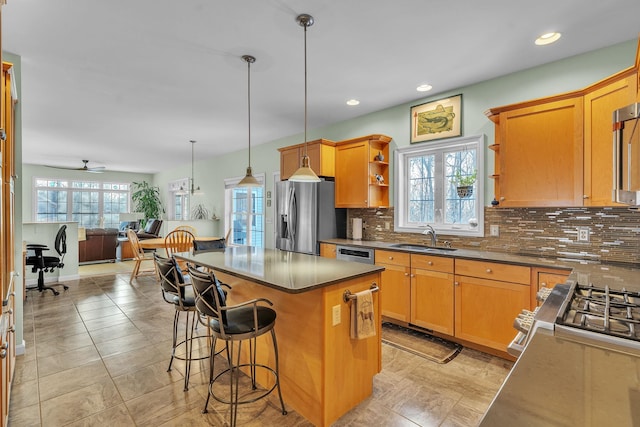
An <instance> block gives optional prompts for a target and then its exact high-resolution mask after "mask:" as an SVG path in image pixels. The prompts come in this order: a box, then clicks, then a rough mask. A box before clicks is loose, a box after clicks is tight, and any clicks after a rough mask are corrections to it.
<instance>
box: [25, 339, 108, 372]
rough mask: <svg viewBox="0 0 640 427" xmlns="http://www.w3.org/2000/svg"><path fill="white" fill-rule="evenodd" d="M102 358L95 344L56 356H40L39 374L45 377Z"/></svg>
mask: <svg viewBox="0 0 640 427" xmlns="http://www.w3.org/2000/svg"><path fill="white" fill-rule="evenodd" d="M95 360H100V353H98V350H96V347H95V346H93V345H90V346H87V347H82V348H79V349H76V350H72V351H69V352H66V353H59V354H56V355H55V356H49V357H39V358H38V376H40V377H44V376H47V375H51V374H55V373H56V372H60V371H64V370H66V369H71V368H75V367H77V366H80V365H84V364H85V363H90V362H93V361H95Z"/></svg>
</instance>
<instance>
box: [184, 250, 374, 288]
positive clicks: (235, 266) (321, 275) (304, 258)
mask: <svg viewBox="0 0 640 427" xmlns="http://www.w3.org/2000/svg"><path fill="white" fill-rule="evenodd" d="M176 258H179V259H183V260H186V261H190V262H192V263H195V264H198V265H202V266H205V267H210V268H212V269H214V270H216V271H220V272H223V273H227V274H230V275H232V276H236V277H241V278H243V279H248V280H251V281H254V282H256V283H260V284H262V285H265V286H269V287H272V288H275V289H278V290H281V291H284V292H289V293H300V292H306V291H310V290H313V289H317V288H321V287H324V286H329V285H332V284H335V283H340V282H343V281H345V280H349V279H352V278H355V277H360V276H365V275H367V274H371V273H375V272H378V271H383V270H384V267H380V266H376V265H370V264H361V263H355V262H347V261H340V260H335V259H332V258H323V257H319V256H315V255H307V254H300V253H295V252H287V251H281V250H278V249H262V248H254V247H250V246H230V247H227V248H226V249H225V251H224V252H206V253H200V254H197V255H194V254H192V253H188V252H186V253H181V254H176Z"/></svg>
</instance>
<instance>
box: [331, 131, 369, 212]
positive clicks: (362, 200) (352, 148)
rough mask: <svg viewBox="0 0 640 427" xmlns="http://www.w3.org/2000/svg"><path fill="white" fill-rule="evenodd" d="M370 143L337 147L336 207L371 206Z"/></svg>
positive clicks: (354, 143) (359, 142)
mask: <svg viewBox="0 0 640 427" xmlns="http://www.w3.org/2000/svg"><path fill="white" fill-rule="evenodd" d="M368 166H369V143H368V141H358V142H353V143H350V144H344V145H338V146H337V147H336V208H366V207H368V206H369V199H368V195H369V167H368Z"/></svg>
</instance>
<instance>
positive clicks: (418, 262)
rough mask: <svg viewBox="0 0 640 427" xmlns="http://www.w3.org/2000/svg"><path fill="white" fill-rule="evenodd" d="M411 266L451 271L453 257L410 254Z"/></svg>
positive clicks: (445, 271)
mask: <svg viewBox="0 0 640 427" xmlns="http://www.w3.org/2000/svg"><path fill="white" fill-rule="evenodd" d="M411 268H420V269H423V270H431V271H442V272H444V273H453V258H447V257H442V256H432V255H416V254H412V255H411Z"/></svg>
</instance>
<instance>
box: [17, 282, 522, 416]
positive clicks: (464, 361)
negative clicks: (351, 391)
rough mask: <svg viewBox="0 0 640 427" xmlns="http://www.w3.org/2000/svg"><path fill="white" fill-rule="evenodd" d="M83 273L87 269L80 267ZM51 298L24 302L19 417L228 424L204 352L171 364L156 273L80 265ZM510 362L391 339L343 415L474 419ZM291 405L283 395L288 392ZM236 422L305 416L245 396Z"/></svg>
mask: <svg viewBox="0 0 640 427" xmlns="http://www.w3.org/2000/svg"><path fill="white" fill-rule="evenodd" d="M81 275H82V274H81ZM82 276H83V277H81V278H80V279H79V280H77V281H72V282H68V283H67V284H68V285H70V289H69V290H68V291H66V292H64V293H61V294H60V295H59V296H57V297H54V296H53V295H51V293H50V292H47V293H45V294H39V293H38V292H37V291H36V292H34V291H30V292H29V295H28V298H27V301H26V302H25V307H24V331H25V341H26V349H27V352H26V354H25V355H23V356H19V357H18V359H17V363H16V371H15V377H14V384H13V389H12V395H11V405H10V413H9V417H10V421H9V423H10V425H11V426H102V425H113V426H186V425H192V426H196V425H203V426H205V425H212V426H223V425H225V420H228V419H229V414H228V411H227V406H226V405H223V404H220V403H218V402H216V401H215V400H213V399H212V402H214V403H211V402H210V403H209V408H210V411H209V413H208V414H206V415H203V414H201V409H202V407H203V406H204V399H205V398H206V395H207V382H208V374H207V367H206V362H200V363H194V364H193V365H192V373H191V377H190V378H191V380H190V388H189V391H188V392H184V391H183V381H184V377H183V375H182V373H183V372H184V370H183V367H184V365H183V364H181V363H179V362H174V369H173V370H172V371H171V372H166V369H167V364H168V361H169V355H170V348H171V324H172V321H173V320H172V319H173V308H172V307H171V306H170V305H169V304H166V303H165V302H164V301H163V300H162V297H161V295H160V290H159V288H158V285H157V284H156V282H155V279H154V278H153V277H144V278H140V279H138V280H136V281H134V283H133V284H129V282H128V279H129V276H128V274H127V273H126V272H123V273H118V274H115V275H114V274H111V275H90V274H89V275H82ZM511 366H512V363H511V362H508V361H505V360H502V359H499V358H496V357H493V356H489V355H486V354H483V353H480V352H477V351H474V350H469V349H464V350H463V351H462V352H461V353H460V354H459V355H458V356H457V357H456V358H455V359H454V360H453V361H452V362H450V363H448V364H446V365H439V364H436V363H434V362H431V361H428V360H425V359H423V358H420V357H418V356H414V355H412V354H410V353H407V352H404V351H402V350H398V349H395V348H393V347H391V346H387V345H383V369H382V372H381V373H380V374H379V375H377V376H376V378H375V380H374V393H373V395H372V396H371V397H370V398H369V399H367V400H365V401H364V402H362V403H361V404H360V405H359V406H358V407H356V408H354V409H353V410H352V411H350V412H349V413H347V414H345V415H344V416H343V417H342V418H341V419H339V420H338V421H337V422H336V423H335V424H334V425H336V426H374V425H375V426H475V425H477V424H478V422H479V421H480V419H481V417H482V414H483V412H484V411H485V410H486V408H487V407H488V405H489V403H490V402H491V399H492V398H493V396H494V395H495V393H496V392H497V390H498V388H499V387H500V384H501V383H502V381H503V380H504V378H505V376H506V375H507V373H508V372H509V369H510V368H511ZM285 404H286V402H285ZM238 424H239V425H248V426H307V425H310V424H309V423H308V422H307V421H306V420H305V419H304V418H302V417H301V416H300V415H298V414H297V413H295V412H294V411H289V414H288V415H286V416H283V415H282V414H281V413H280V411H279V410H278V405H277V401H276V400H275V396H274V399H271V397H270V398H269V399H267V400H262V401H259V402H256V403H254V404H250V405H243V406H241V407H240V412H239V414H238Z"/></svg>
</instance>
